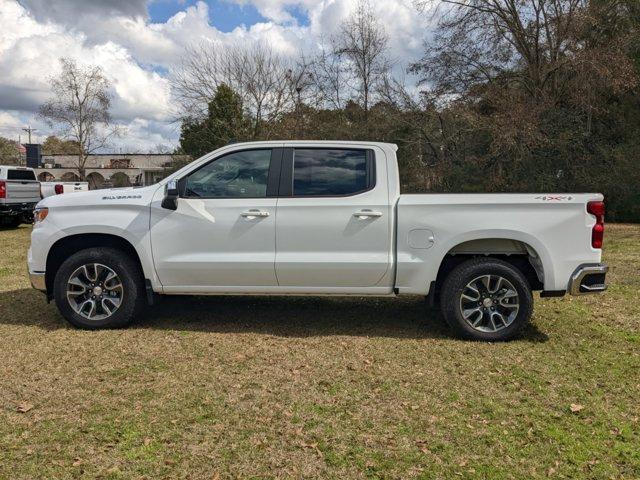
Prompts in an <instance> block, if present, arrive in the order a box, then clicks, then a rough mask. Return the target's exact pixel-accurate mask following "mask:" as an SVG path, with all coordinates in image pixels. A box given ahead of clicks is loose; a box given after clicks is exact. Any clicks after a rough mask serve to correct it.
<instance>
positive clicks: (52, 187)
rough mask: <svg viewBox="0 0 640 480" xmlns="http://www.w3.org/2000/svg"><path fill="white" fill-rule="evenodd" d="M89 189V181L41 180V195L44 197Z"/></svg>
mask: <svg viewBox="0 0 640 480" xmlns="http://www.w3.org/2000/svg"><path fill="white" fill-rule="evenodd" d="M88 190H89V182H40V195H41V196H42V198H46V197H50V196H51V195H61V194H63V193H77V192H86V191H88Z"/></svg>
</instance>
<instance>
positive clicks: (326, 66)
mask: <svg viewBox="0 0 640 480" xmlns="http://www.w3.org/2000/svg"><path fill="white" fill-rule="evenodd" d="M415 7H416V9H417V12H416V13H417V14H422V15H432V16H433V18H434V20H437V26H436V29H435V32H434V33H433V34H432V35H430V37H429V38H428V39H427V40H425V43H424V54H423V56H422V57H421V58H419V59H416V60H415V61H414V62H413V63H411V64H409V65H399V62H398V59H395V58H392V57H391V56H390V54H389V38H388V35H387V33H386V31H385V28H384V26H383V24H382V22H381V20H380V19H379V18H377V17H376V16H375V15H374V13H373V11H372V8H371V5H370V4H369V3H368V2H366V1H361V2H360V3H359V4H358V6H357V8H356V9H355V11H354V13H353V14H352V15H351V16H350V17H349V18H347V19H346V20H345V21H344V22H343V23H342V24H341V25H339V27H338V29H337V32H336V34H334V35H333V36H331V37H330V38H326V39H323V40H322V42H321V43H322V45H321V47H320V49H319V51H318V52H317V53H315V54H314V55H312V56H309V55H307V54H303V53H301V54H300V55H298V57H297V58H293V59H292V58H291V57H285V56H282V55H280V54H278V53H276V52H275V51H274V50H273V49H272V48H271V47H270V46H269V45H264V44H254V45H242V46H236V47H233V48H225V49H220V48H217V47H216V45H215V44H210V43H202V44H199V45H196V46H192V47H190V48H189V49H187V51H186V52H185V53H184V57H183V58H184V60H183V63H182V65H181V67H180V68H179V69H178V70H177V71H176V72H174V74H173V75H172V88H173V92H174V95H175V96H176V99H177V102H178V104H179V112H178V118H179V120H180V121H181V136H180V146H179V150H180V153H186V154H189V155H191V156H193V157H197V156H200V155H202V154H204V153H207V152H209V151H211V150H214V149H215V148H218V147H220V146H223V145H225V144H227V143H229V142H233V141H247V140H262V139H270V140H275V139H332V140H375V141H386V142H394V143H397V144H398V146H399V151H398V159H399V163H400V170H401V183H402V188H403V191H404V192H512V191H516V192H553V191H563V192H578V191H599V192H602V193H604V194H605V195H606V196H607V207H608V218H610V219H612V220H617V221H640V188H639V185H640V140H639V139H640V108H639V107H640V94H639V91H638V86H639V83H638V79H639V73H640V36H639V29H638V27H639V26H640V2H637V1H636V0H464V1H462V0H442V1H440V2H439V4H438V6H437V8H436V9H435V10H434V8H433V6H432V3H431V2H429V1H428V0H417V1H416V2H415ZM404 72H407V73H410V74H411V77H412V78H417V79H418V81H417V84H416V82H415V81H414V82H413V83H410V82H407V81H406V78H405V75H404Z"/></svg>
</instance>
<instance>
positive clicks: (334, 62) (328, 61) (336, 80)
mask: <svg viewBox="0 0 640 480" xmlns="http://www.w3.org/2000/svg"><path fill="white" fill-rule="evenodd" d="M321 43H322V42H321ZM309 72H310V74H311V77H312V79H313V87H314V88H315V89H316V91H317V94H318V100H319V102H320V103H321V104H322V105H323V106H326V107H328V108H331V109H335V110H341V109H342V108H344V103H345V100H346V98H347V95H348V93H347V89H348V87H347V74H348V72H347V68H346V66H345V65H344V62H343V61H342V59H341V58H340V57H339V56H338V55H335V54H334V52H333V50H327V48H325V47H324V46H322V47H321V48H320V51H319V52H318V54H317V55H316V57H315V58H314V59H313V61H312V62H311V64H310V65H309Z"/></svg>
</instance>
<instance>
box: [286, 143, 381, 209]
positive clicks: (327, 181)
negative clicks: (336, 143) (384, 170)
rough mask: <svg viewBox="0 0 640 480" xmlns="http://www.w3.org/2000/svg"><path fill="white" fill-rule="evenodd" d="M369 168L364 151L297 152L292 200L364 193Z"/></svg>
mask: <svg viewBox="0 0 640 480" xmlns="http://www.w3.org/2000/svg"><path fill="white" fill-rule="evenodd" d="M372 168H373V167H372V166H371V165H369V162H367V154H366V151H365V150H339V149H316V148H313V149H302V148H301V149H296V150H295V152H294V158H293V194H294V195H295V196H321V197H327V196H342V195H353V194H356V193H359V192H363V191H365V190H367V189H368V188H369V186H370V178H369V177H370V175H371V170H372Z"/></svg>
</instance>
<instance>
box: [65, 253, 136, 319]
mask: <svg viewBox="0 0 640 480" xmlns="http://www.w3.org/2000/svg"><path fill="white" fill-rule="evenodd" d="M141 284H142V282H141V274H140V271H139V268H138V266H137V264H136V263H135V262H134V261H133V259H131V258H130V257H129V256H128V255H127V254H125V253H124V252H121V251H120V250H117V249H114V248H106V247H97V248H88V249H86V250H81V251H79V252H77V253H75V254H73V255H71V256H70V257H69V258H68V259H67V260H65V261H64V262H63V263H62V265H61V266H60V268H59V269H58V271H57V272H56V276H55V279H54V285H53V295H54V298H55V301H56V305H57V306H58V309H59V310H60V313H62V315H63V316H64V318H66V319H67V320H68V321H69V323H71V324H72V325H74V326H75V327H78V328H84V329H89V330H96V329H100V328H120V327H124V326H126V325H128V324H129V323H130V322H131V321H132V320H133V318H134V315H135V312H136V310H137V307H138V306H139V305H140V303H141V302H140V298H142V297H143V296H144V290H143V288H142V286H141Z"/></svg>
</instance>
